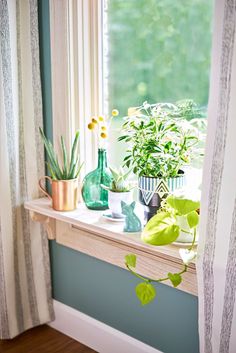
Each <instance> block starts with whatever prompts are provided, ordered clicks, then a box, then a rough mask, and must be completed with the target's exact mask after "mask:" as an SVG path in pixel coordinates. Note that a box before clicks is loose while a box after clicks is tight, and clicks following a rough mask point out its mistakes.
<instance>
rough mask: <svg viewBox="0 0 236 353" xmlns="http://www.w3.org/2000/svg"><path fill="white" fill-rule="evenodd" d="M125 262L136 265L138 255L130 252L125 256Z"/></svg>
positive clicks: (131, 265)
mask: <svg viewBox="0 0 236 353" xmlns="http://www.w3.org/2000/svg"><path fill="white" fill-rule="evenodd" d="M125 264H126V265H127V266H130V267H134V268H135V267H136V255H134V254H128V255H126V256H125Z"/></svg>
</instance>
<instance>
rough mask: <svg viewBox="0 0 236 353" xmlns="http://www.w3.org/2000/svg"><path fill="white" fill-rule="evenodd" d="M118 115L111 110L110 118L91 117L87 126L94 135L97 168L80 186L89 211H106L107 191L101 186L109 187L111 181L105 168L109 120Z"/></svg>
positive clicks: (109, 174)
mask: <svg viewBox="0 0 236 353" xmlns="http://www.w3.org/2000/svg"><path fill="white" fill-rule="evenodd" d="M118 115H119V112H118V110H117V109H113V110H112V114H111V116H109V117H105V116H101V115H100V116H93V117H92V118H91V120H90V122H89V124H88V129H89V130H91V132H92V133H93V134H94V135H95V138H96V140H97V143H98V159H97V160H98V163H97V168H96V169H94V170H93V171H91V172H90V173H88V174H87V175H86V176H85V178H84V180H83V186H82V197H83V200H84V203H85V205H86V206H87V208H89V209H91V210H106V209H108V191H107V190H106V189H105V188H103V187H101V185H105V186H107V187H109V186H110V184H111V181H112V178H111V172H110V170H109V168H108V166H107V150H106V145H107V139H108V131H109V127H110V124H111V120H112V119H113V117H116V116H118Z"/></svg>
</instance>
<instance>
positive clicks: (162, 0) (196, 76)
mask: <svg viewBox="0 0 236 353" xmlns="http://www.w3.org/2000/svg"><path fill="white" fill-rule="evenodd" d="M50 6H51V11H50V13H51V38H52V88H53V119H54V121H55V123H54V124H53V126H54V139H55V141H54V142H55V143H57V142H58V136H60V135H61V134H63V135H65V134H66V136H67V144H69V143H70V141H71V136H72V134H73V132H74V130H75V129H77V128H79V129H80V130H81V154H82V159H83V160H85V168H84V174H85V173H87V172H88V171H90V170H91V169H92V168H93V166H94V165H95V163H96V145H95V143H94V141H93V139H91V134H90V133H89V131H88V129H87V123H88V120H89V118H90V116H91V115H98V114H101V112H102V111H105V112H107V113H108V112H109V111H111V109H112V108H117V109H119V111H120V116H121V117H122V116H125V115H127V109H128V108H129V107H132V106H137V105H140V104H141V103H142V102H144V101H145V100H147V101H149V102H150V103H154V102H160V101H169V102H175V101H176V100H179V99H183V98H191V99H193V100H195V101H196V102H197V103H198V104H199V105H200V106H201V107H202V111H203V112H204V111H206V108H207V102H208V86H209V69H210V52H211V21H212V7H213V1H209V2H208V1H204V0H193V1H191V2H188V1H187V0H182V1H178V2H173V1H170V0H158V1H157V0H148V1H147V0H99V1H97V0H90V1H87V0H72V1H68V2H67V1H63V2H60V3H58V1H55V0H54V1H53V0H52V1H51V2H50ZM113 122H114V125H113V126H112V129H111V130H112V133H111V139H110V147H109V152H110V156H109V161H110V163H111V164H113V165H119V164H121V163H122V159H123V156H124V153H125V148H126V146H125V145H124V144H123V145H122V143H120V142H119V143H118V142H117V137H118V136H119V134H120V127H121V124H122V119H121V118H120V119H116V120H115V119H114V120H113ZM117 151H119V153H117ZM200 164H201V162H200Z"/></svg>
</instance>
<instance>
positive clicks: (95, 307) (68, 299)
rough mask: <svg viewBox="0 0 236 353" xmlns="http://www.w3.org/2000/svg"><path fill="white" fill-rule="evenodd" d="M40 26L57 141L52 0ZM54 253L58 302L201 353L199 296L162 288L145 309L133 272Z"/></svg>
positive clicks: (178, 349)
mask: <svg viewBox="0 0 236 353" xmlns="http://www.w3.org/2000/svg"><path fill="white" fill-rule="evenodd" d="M39 26H40V57H41V75H42V92H43V102H44V123H45V131H46V133H47V135H48V136H49V137H52V119H51V116H52V114H51V111H52V109H51V82H50V79H51V77H50V41H49V6H48V0H39ZM50 253H51V269H52V282H53V296H54V298H55V299H56V300H58V301H60V302H62V303H64V304H66V305H69V306H71V307H73V308H75V309H78V310H80V311H82V312H83V313H85V314H87V315H89V316H91V317H94V318H95V319H97V320H100V321H102V322H104V323H106V324H108V325H110V326H112V327H114V328H116V329H118V330H120V331H123V332H125V333H127V334H129V335H131V336H133V337H135V338H137V339H139V340H141V341H143V342H145V343H147V344H149V345H151V346H153V347H156V348H157V349H160V350H161V351H163V352H164V353H199V345H198V327H197V322H198V320H197V309H198V308H197V304H198V303H197V298H196V297H194V296H192V295H189V294H187V293H184V292H182V291H179V290H177V289H174V288H171V287H168V286H166V285H164V284H159V285H158V286H157V288H156V290H157V299H156V300H155V301H154V302H152V303H151V304H150V305H148V306H145V307H142V306H141V305H140V304H139V302H138V300H137V299H136V297H135V294H134V288H135V285H136V284H137V283H138V281H137V280H136V278H134V277H133V276H132V275H130V273H129V272H127V271H125V270H122V269H120V268H118V267H116V266H112V265H109V264H106V263H105V262H103V261H100V260H97V259H95V258H92V257H90V256H87V255H84V254H82V253H80V252H78V251H74V250H71V249H69V248H66V247H63V246H60V245H58V244H56V243H55V242H54V241H51V242H50ZM111 353H112V352H111ZM124 353H128V352H124Z"/></svg>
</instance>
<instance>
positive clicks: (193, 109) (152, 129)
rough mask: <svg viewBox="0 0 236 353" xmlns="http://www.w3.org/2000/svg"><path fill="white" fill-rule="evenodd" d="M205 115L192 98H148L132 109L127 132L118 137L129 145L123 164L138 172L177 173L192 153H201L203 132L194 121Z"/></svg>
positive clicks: (150, 174)
mask: <svg viewBox="0 0 236 353" xmlns="http://www.w3.org/2000/svg"><path fill="white" fill-rule="evenodd" d="M203 117H204V114H203V113H202V112H201V110H200V108H198V106H197V105H196V104H195V103H194V102H193V101H191V100H183V101H179V102H177V103H175V104H171V103H157V104H152V105H151V104H148V103H147V102H145V103H143V105H141V106H140V107H137V108H135V109H133V114H132V115H131V116H128V117H126V118H125V122H124V124H123V131H124V134H123V135H122V136H120V137H119V141H124V142H127V143H128V145H129V147H128V149H127V151H126V152H127V154H126V156H125V158H124V165H125V166H127V167H128V168H130V167H131V168H132V170H133V172H134V173H135V174H137V175H138V176H149V177H160V178H170V177H175V176H177V175H178V174H179V172H180V170H181V168H182V167H183V166H184V165H185V164H189V163H190V161H191V158H192V157H193V156H198V155H199V154H200V150H199V146H198V142H199V139H200V133H199V130H198V129H197V128H196V127H195V122H196V120H199V118H203ZM194 118H198V119H194ZM201 120H204V121H205V119H201Z"/></svg>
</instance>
